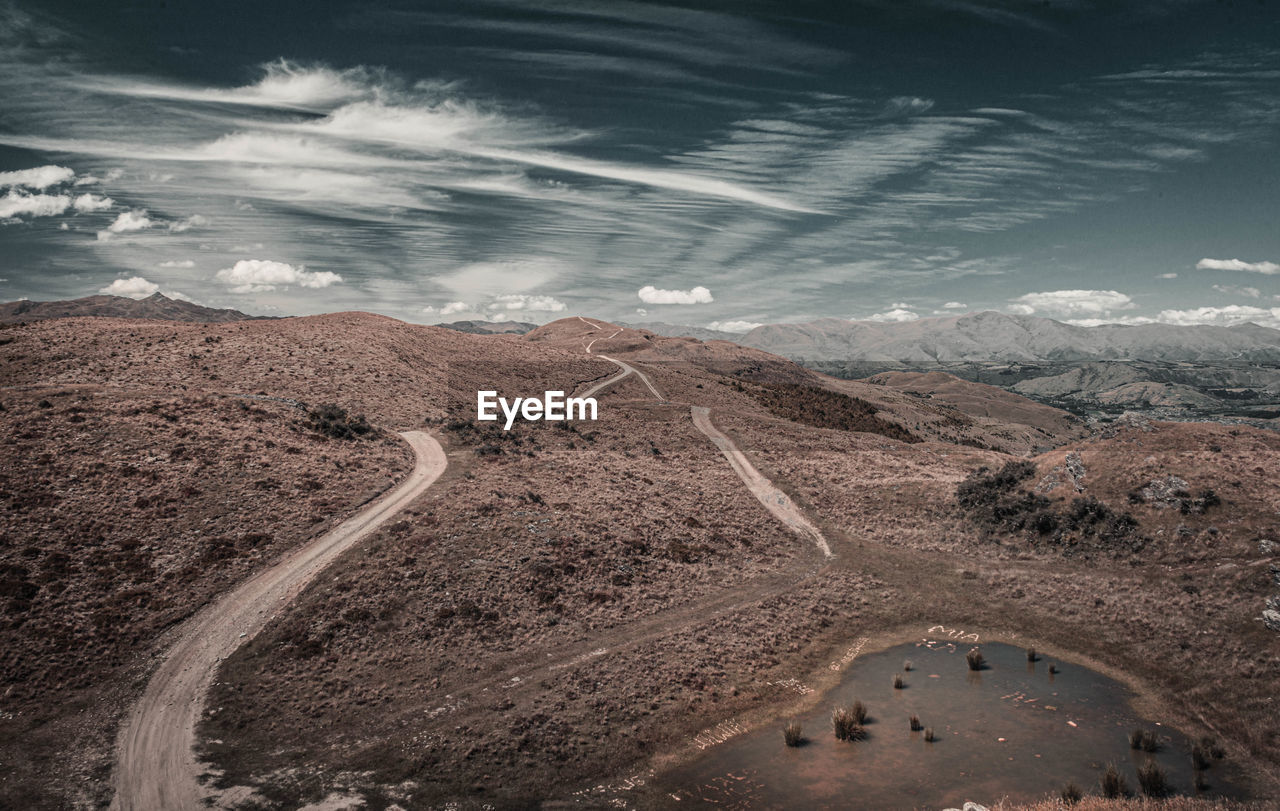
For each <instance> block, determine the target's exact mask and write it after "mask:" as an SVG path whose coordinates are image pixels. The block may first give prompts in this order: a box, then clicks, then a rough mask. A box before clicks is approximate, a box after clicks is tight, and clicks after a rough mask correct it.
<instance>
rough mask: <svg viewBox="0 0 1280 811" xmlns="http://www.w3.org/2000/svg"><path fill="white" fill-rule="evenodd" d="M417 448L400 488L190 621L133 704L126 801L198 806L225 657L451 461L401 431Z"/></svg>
mask: <svg viewBox="0 0 1280 811" xmlns="http://www.w3.org/2000/svg"><path fill="white" fill-rule="evenodd" d="M400 436H402V437H403V438H404V440H405V441H406V442H408V443H409V445H410V446H411V447H412V448H413V452H414V455H415V457H416V462H415V464H414V468H413V472H412V473H410V474H409V476H408V477H407V478H406V479H405V480H404V481H403V482H401V483H400V484H399V485H398V486H397V487H396V488H395V489H394V490H392V491H391V492H390V493H388V494H387V495H386V496H384V497H383V498H381V499H379V500H378V501H376V502H374V503H373V504H372V505H370V506H369V507H368V508H367V509H365V510H364V511H362V512H360V513H359V514H357V515H355V516H353V517H352V518H350V519H348V520H347V521H345V522H343V523H342V524H340V525H339V526H337V527H335V528H334V529H332V530H331V531H329V532H328V533H326V534H325V535H323V536H321V537H320V538H317V539H316V540H314V541H312V542H311V543H309V544H307V545H306V546H303V547H301V548H300V549H297V550H295V551H293V552H292V553H290V554H289V556H288V557H286V558H285V559H284V560H282V561H280V562H279V563H277V564H276V565H275V566H272V567H271V568H270V569H267V570H266V571H263V572H259V573H258V574H257V575H255V576H253V577H252V578H250V579H249V580H247V581H245V582H244V583H243V584H242V585H240V586H239V587H238V588H236V589H235V590H234V591H231V592H229V593H227V594H225V595H223V596H222V597H221V598H220V599H219V600H218V601H217V602H215V603H212V604H211V605H209V606H207V607H206V608H205V609H204V610H202V611H201V612H199V613H198V614H196V615H195V616H194V617H192V618H191V619H190V620H188V621H187V623H186V627H184V628H183V629H182V635H181V637H180V638H179V639H178V641H177V642H176V643H175V644H174V645H173V647H172V648H170V649H169V651H168V653H166V654H165V656H164V662H163V663H162V664H161V665H160V667H159V668H158V669H157V670H156V672H155V674H154V675H152V677H151V681H150V683H148V684H147V689H146V691H145V692H144V693H143V695H142V697H141V698H140V699H139V700H138V703H137V704H135V705H134V707H133V710H132V712H131V713H130V715H129V718H128V720H127V721H126V722H125V724H124V726H123V727H122V728H121V732H120V737H119V739H118V740H117V742H116V774H115V787H116V793H115V800H114V801H113V802H112V808H115V809H119V810H120V811H158V809H175V811H176V810H177V809H200V808H205V807H206V806H205V805H204V803H203V802H202V791H201V788H200V783H199V776H200V773H201V767H200V764H199V763H198V762H197V760H196V755H195V749H194V746H195V741H196V724H197V723H198V722H199V720H200V714H201V710H202V708H203V706H204V697H205V693H206V692H207V690H208V688H209V684H210V682H211V681H212V680H213V674H214V672H215V671H216V669H217V667H218V663H219V662H220V661H221V660H222V659H225V658H226V657H228V656H230V655H231V654H232V653H233V652H235V650H236V649H237V648H238V647H240V646H241V645H242V644H244V643H245V642H247V641H248V640H250V639H252V638H253V637H254V636H255V635H256V634H257V633H258V632H259V631H261V630H262V629H263V628H265V627H266V625H267V623H268V622H270V621H271V619H272V618H273V617H274V616H275V615H276V613H277V612H278V611H279V610H280V609H282V608H284V607H285V606H286V605H288V604H289V602H290V601H291V600H293V599H294V598H295V597H296V596H297V595H298V593H299V592H301V591H302V589H303V588H304V587H305V586H306V585H307V584H308V583H309V582H310V581H311V580H312V579H313V578H314V577H315V576H316V575H317V574H319V573H320V572H321V571H323V570H324V569H325V568H326V567H327V566H328V565H329V564H331V563H333V561H334V560H335V559H336V558H337V557H338V556H339V555H341V554H342V553H343V552H345V551H346V550H348V549H350V548H351V547H352V546H354V545H355V544H356V543H358V542H359V541H360V540H361V539H363V538H365V537H366V536H368V535H369V534H370V533H371V532H373V531H374V530H375V529H377V528H378V526H380V525H381V524H382V523H383V522H385V521H386V520H387V519H389V518H391V517H392V516H393V515H395V514H396V513H397V512H399V511H400V510H401V509H403V508H404V507H406V506H407V505H408V504H409V503H410V502H412V501H413V500H414V499H415V498H417V497H418V496H419V495H421V494H422V492H423V491H424V490H426V489H427V488H428V487H430V486H431V484H432V483H433V482H435V480H436V479H438V478H439V477H440V474H441V473H443V472H444V470H445V466H446V465H447V461H446V459H445V454H444V449H442V448H441V447H440V443H438V442H436V440H435V439H434V438H433V437H432V436H430V435H429V434H426V433H424V432H421V431H408V432H405V433H403V434H401V435H400Z"/></svg>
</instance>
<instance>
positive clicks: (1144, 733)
mask: <svg viewBox="0 0 1280 811" xmlns="http://www.w3.org/2000/svg"><path fill="white" fill-rule="evenodd" d="M1129 748H1130V749H1141V750H1142V751H1144V752H1154V751H1156V750H1158V749H1159V748H1160V741H1159V739H1157V738H1156V735H1155V733H1154V732H1152V731H1151V730H1149V729H1135V730H1134V731H1132V732H1130V733H1129Z"/></svg>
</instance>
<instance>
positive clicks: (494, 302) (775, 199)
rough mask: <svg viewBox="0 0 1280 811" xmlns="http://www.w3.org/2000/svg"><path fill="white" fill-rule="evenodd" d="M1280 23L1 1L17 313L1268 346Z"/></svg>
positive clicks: (775, 10)
mask: <svg viewBox="0 0 1280 811" xmlns="http://www.w3.org/2000/svg"><path fill="white" fill-rule="evenodd" d="M1278 147H1280V3H1278V2H1274V1H1273V0H1232V1H1230V2H1228V1H1226V0H1223V1H1222V2H1213V1H1210V2H1196V0H1129V1H1128V2H1104V1H1103V0H1035V2H1032V1H1031V0H1006V1H1005V2H996V1H995V0H916V1H915V2H911V3H903V2H901V1H900V0H838V1H837V2H817V1H816V0H808V1H806V0H797V1H796V2H787V3H761V2H751V0H736V1H735V2H723V3H711V2H708V3H698V4H688V5H679V6H678V5H663V4H658V3H647V2H646V3H640V2H572V1H570V0H532V1H529V0H523V1H521V2H514V1H513V0H467V2H449V1H448V0H438V1H437V2H429V3H417V4H414V3H408V2H393V1H390V0H372V2H360V3H340V2H323V0H309V2H292V1H291V0H278V1H277V0H273V1H272V2H270V3H262V2H253V3H244V2H239V1H238V0H226V1H225V2H218V3H208V2H200V3H196V2H184V1H183V0H144V1H143V2H121V3H101V2H64V1H63V0H40V2H38V3H36V2H25V1H24V2H11V1H10V0H0V300H14V299H18V298H31V299H36V300H50V299H62V298H74V297H79V296H84V295H92V294H95V293H98V292H107V293H115V294H119V295H129V296H133V297H135V298H137V297H144V296H146V295H149V294H151V293H153V292H157V291H159V292H162V293H164V294H166V295H170V296H173V297H180V298H187V299H190V300H193V301H196V302H198V303H201V304H205V305H208V306H216V307H234V308H236V309H239V310H242V311H244V312H248V313H252V314H264V315H273V314H274V315H301V314H311V313H319V312H330V311H337V310H367V311H372V312H379V313H383V314H386V315H390V316H394V317H396V318H402V319H405V320H408V321H414V322H422V323H435V322H439V321H453V320H461V319H475V318H484V319H491V320H506V319H515V320H521V321H532V322H535V323H544V322H546V321H549V320H552V319H555V318H561V317H564V316H566V315H571V314H585V315H592V316H596V317H599V318H605V319H610V320H614V321H625V322H631V323H636V322H648V321H665V322H669V323H677V324H689V325H696V326H700V327H711V328H720V329H727V330H730V331H745V330H746V329H749V328H751V327H752V326H754V325H757V324H761V323H778V322H796V321H805V320H810V319H814V318H820V317H838V318H849V319H874V320H881V321H905V320H912V319H916V318H921V317H931V316H936V315H954V314H961V313H965V312H970V311H977V310H986V309H993V310H1000V311H1004V312H1009V313H1015V314H1027V315H1039V316H1046V317H1051V318H1057V319H1060V320H1066V321H1070V322H1073V323H1079V324H1086V325H1087V324H1094V323H1102V322H1118V323H1145V322H1150V321H1161V322H1168V323H1217V324H1232V323H1240V322H1244V321H1253V322H1255V323H1260V324H1266V325H1269V326H1278V327H1280V149H1278Z"/></svg>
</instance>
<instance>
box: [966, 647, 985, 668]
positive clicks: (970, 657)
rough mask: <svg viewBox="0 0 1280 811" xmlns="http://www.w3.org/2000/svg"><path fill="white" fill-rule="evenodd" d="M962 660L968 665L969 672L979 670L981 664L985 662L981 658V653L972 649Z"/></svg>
mask: <svg viewBox="0 0 1280 811" xmlns="http://www.w3.org/2000/svg"><path fill="white" fill-rule="evenodd" d="M964 660H965V661H966V662H968V663H969V669H970V670H981V669H982V664H983V662H985V661H986V660H985V659H983V658H982V651H980V650H978V649H977V648H974V649H973V650H971V651H969V652H968V653H966V654H965V655H964Z"/></svg>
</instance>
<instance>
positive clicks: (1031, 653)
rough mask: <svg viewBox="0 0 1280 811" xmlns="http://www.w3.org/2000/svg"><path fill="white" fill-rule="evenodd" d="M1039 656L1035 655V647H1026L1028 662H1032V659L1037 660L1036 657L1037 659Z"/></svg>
mask: <svg viewBox="0 0 1280 811" xmlns="http://www.w3.org/2000/svg"><path fill="white" fill-rule="evenodd" d="M1039 658H1040V657H1039V656H1036V649H1035V648H1027V661H1028V662H1034V661H1036V660H1037V659H1039Z"/></svg>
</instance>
